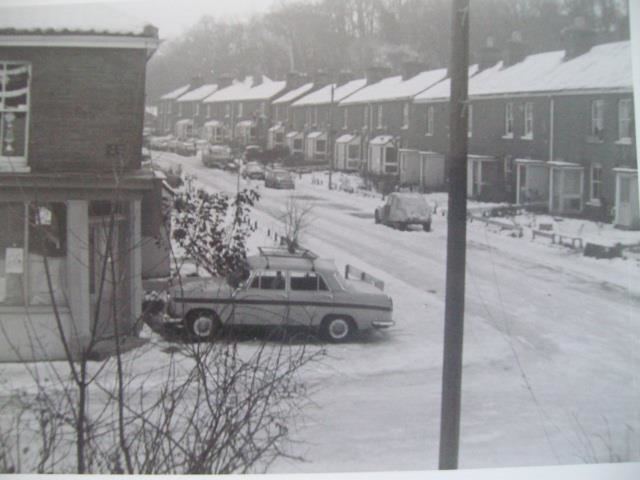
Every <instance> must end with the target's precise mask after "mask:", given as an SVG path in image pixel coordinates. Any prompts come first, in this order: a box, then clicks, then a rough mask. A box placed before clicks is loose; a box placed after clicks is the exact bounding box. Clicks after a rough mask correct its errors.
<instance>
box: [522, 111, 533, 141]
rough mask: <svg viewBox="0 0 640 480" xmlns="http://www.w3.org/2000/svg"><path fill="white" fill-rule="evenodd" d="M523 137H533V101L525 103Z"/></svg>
mask: <svg viewBox="0 0 640 480" xmlns="http://www.w3.org/2000/svg"><path fill="white" fill-rule="evenodd" d="M522 138H526V139H532V138H533V103H532V102H527V103H525V104H524V135H523V136H522Z"/></svg>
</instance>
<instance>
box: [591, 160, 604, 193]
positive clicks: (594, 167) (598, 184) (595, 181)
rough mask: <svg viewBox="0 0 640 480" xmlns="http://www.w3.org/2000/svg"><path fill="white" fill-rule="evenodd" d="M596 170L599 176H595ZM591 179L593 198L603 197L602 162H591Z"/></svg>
mask: <svg viewBox="0 0 640 480" xmlns="http://www.w3.org/2000/svg"><path fill="white" fill-rule="evenodd" d="M596 172H598V175H597V178H596V176H595V173H596ZM589 181H590V185H589V186H590V188H589V191H590V195H591V200H600V198H602V164H600V163H592V164H591V168H590V171H589ZM596 190H597V192H596Z"/></svg>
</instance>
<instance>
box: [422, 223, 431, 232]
mask: <svg viewBox="0 0 640 480" xmlns="http://www.w3.org/2000/svg"><path fill="white" fill-rule="evenodd" d="M422 229H423V230H424V231H425V232H430V231H431V222H427V223H423V224H422Z"/></svg>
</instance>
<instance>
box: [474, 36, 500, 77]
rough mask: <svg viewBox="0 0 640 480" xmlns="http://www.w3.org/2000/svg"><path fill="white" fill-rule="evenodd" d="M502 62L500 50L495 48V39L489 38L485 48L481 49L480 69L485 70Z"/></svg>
mask: <svg viewBox="0 0 640 480" xmlns="http://www.w3.org/2000/svg"><path fill="white" fill-rule="evenodd" d="M499 61H500V49H499V48H498V47H496V46H495V40H494V39H493V37H491V36H489V37H487V41H486V43H485V46H484V47H482V48H481V49H480V54H479V59H478V69H479V70H485V69H487V68H489V67H493V66H494V65H495V64H496V63H498V62H499Z"/></svg>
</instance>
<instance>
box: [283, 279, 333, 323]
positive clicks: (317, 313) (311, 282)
mask: <svg viewBox="0 0 640 480" xmlns="http://www.w3.org/2000/svg"><path fill="white" fill-rule="evenodd" d="M332 305H333V294H332V293H331V291H330V290H329V288H328V287H327V283H326V282H325V281H324V279H323V278H322V276H321V275H320V274H318V273H316V272H295V271H292V272H289V309H290V311H289V323H290V324H291V325H299V326H317V325H320V322H321V321H322V318H323V317H324V316H325V315H326V314H327V313H330V312H331V310H332Z"/></svg>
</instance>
